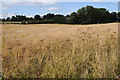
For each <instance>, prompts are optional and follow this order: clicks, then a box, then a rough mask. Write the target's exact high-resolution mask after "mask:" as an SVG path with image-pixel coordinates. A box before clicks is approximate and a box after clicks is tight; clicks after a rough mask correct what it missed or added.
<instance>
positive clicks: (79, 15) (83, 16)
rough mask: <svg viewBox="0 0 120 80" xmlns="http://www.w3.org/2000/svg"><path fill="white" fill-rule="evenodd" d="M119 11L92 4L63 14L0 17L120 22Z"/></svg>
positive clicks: (92, 22) (79, 22)
mask: <svg viewBox="0 0 120 80" xmlns="http://www.w3.org/2000/svg"><path fill="white" fill-rule="evenodd" d="M119 17H120V12H118V13H117V12H111V13H110V12H109V11H108V10H107V9H105V8H94V7H93V6H86V7H82V8H81V9H79V10H77V12H72V13H71V14H70V15H67V16H64V15H61V14H56V15H55V14H53V13H48V14H46V15H44V16H40V15H35V16H34V17H31V18H28V17H26V16H23V15H16V16H12V17H11V18H10V17H7V18H4V19H2V21H21V22H22V23H23V24H26V22H27V23H28V24H40V23H60V24H97V23H110V22H120V19H119Z"/></svg>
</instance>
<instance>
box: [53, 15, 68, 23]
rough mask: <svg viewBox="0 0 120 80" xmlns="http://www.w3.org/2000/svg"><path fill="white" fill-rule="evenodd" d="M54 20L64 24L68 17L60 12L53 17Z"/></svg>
mask: <svg viewBox="0 0 120 80" xmlns="http://www.w3.org/2000/svg"><path fill="white" fill-rule="evenodd" d="M52 21H53V22H54V23H62V24H63V23H66V19H65V17H64V15H60V14H58V15H55V16H54V18H53V19H52Z"/></svg>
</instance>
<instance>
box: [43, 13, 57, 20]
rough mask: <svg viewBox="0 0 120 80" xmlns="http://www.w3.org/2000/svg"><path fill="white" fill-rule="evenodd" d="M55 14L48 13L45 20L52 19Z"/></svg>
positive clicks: (44, 17)
mask: <svg viewBox="0 0 120 80" xmlns="http://www.w3.org/2000/svg"><path fill="white" fill-rule="evenodd" d="M54 16H55V15H54V14H51V13H48V14H47V15H44V16H43V20H50V19H52V18H54Z"/></svg>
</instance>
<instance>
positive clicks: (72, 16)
mask: <svg viewBox="0 0 120 80" xmlns="http://www.w3.org/2000/svg"><path fill="white" fill-rule="evenodd" d="M68 22H69V23H70V24H78V23H79V20H78V15H77V13H76V12H73V13H71V14H70V17H69V21H68Z"/></svg>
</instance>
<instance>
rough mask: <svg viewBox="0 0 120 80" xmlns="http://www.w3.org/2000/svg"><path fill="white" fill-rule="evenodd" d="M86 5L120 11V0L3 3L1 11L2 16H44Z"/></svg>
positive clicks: (70, 10) (67, 11) (69, 11)
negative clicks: (119, 6) (109, 0)
mask: <svg viewBox="0 0 120 80" xmlns="http://www.w3.org/2000/svg"><path fill="white" fill-rule="evenodd" d="M71 5H72V6H71ZM111 5H112V6H111ZM85 6H93V7H94V8H105V9H107V10H108V11H109V12H118V2H56V3H49V4H48V3H44V4H41V3H40V2H37V3H32V2H25V3H23V2H19V3H14V4H9V5H7V4H6V3H3V5H2V10H1V11H0V13H2V16H0V18H7V17H11V16H15V15H25V16H26V17H34V15H40V16H43V15H46V14H48V13H54V14H61V15H68V14H71V13H72V12H77V10H78V9H80V8H82V7H85Z"/></svg>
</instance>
